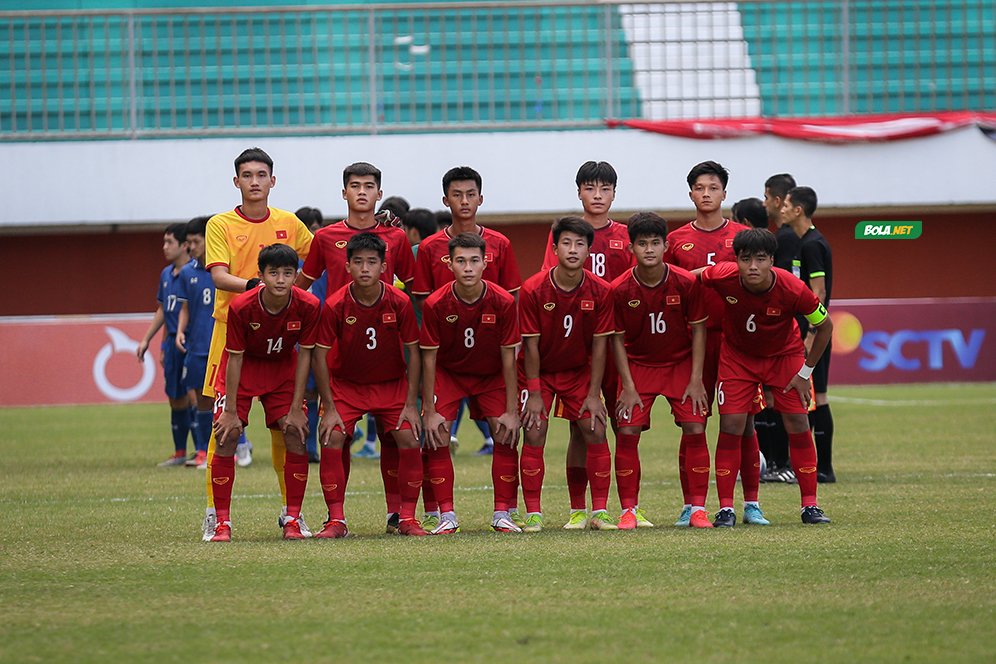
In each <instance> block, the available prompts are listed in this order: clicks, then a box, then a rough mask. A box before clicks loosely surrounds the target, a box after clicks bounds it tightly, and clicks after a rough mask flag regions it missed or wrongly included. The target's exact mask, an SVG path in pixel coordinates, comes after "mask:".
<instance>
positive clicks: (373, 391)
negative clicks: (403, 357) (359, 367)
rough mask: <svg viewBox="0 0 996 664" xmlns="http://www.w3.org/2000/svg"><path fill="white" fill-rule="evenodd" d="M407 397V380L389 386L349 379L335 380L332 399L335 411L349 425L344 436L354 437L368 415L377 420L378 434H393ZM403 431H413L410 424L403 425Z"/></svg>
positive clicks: (396, 381)
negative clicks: (354, 430) (361, 420)
mask: <svg viewBox="0 0 996 664" xmlns="http://www.w3.org/2000/svg"><path fill="white" fill-rule="evenodd" d="M407 397H408V381H407V380H392V381H388V382H386V383H353V382H350V381H347V380H336V379H333V380H332V400H333V401H334V402H335V409H336V411H338V413H339V417H340V418H342V423H343V424H345V425H346V430H345V431H344V433H345V434H346V436H347V437H350V436H352V435H353V429H354V428H355V427H356V422H357V420H359V419H360V418H361V417H363V416H364V415H365V414H367V413H371V414H372V415H373V416H374V417H376V418H377V430H378V431H394V429H395V427H397V426H398V418H399V417H401V411H402V410H404V408H405V399H406V398H407ZM401 428H402V429H411V428H412V427H411V425H410V424H409V423H408V422H402V423H401Z"/></svg>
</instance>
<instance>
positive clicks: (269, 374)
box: [204, 244, 319, 542]
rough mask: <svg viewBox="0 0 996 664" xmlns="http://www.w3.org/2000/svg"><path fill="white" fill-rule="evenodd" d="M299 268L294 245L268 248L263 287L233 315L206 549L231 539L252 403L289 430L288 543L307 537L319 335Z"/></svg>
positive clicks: (314, 306) (219, 382)
mask: <svg viewBox="0 0 996 664" xmlns="http://www.w3.org/2000/svg"><path fill="white" fill-rule="evenodd" d="M297 265H298V256H297V252H295V251H294V250H293V249H291V248H290V247H288V246H287V245H283V244H274V245H270V246H269V247H266V248H264V249H263V250H262V251H260V252H259V278H260V279H261V280H262V284H261V285H260V286H257V287H256V288H253V289H251V290H248V291H246V292H245V293H243V294H242V295H239V296H238V297H236V298H235V299H234V300H232V303H231V306H230V307H229V310H228V324H227V327H228V330H227V341H226V343H225V353H224V355H223V356H222V360H221V366H220V367H219V370H218V378H217V379H216V382H215V385H214V389H215V394H216V398H215V421H214V433H215V438H216V440H217V449H216V450H215V454H214V457H213V459H212V461H211V463H210V465H209V472H210V474H211V489H212V492H213V496H214V507H215V510H216V514H217V525H215V527H214V528H213V529H210V530H208V531H206V532H205V534H204V540H205V541H210V542H228V541H231V539H232V523H231V519H230V516H229V515H230V507H231V503H232V485H233V484H234V482H235V446H236V443H237V442H238V439H239V434H241V433H242V428H243V427H244V426H245V425H246V424H247V423H248V421H249V409H250V407H251V405H252V399H253V397H257V398H259V400H260V402H261V403H262V404H263V411H264V413H265V414H266V426H267V427H268V428H270V429H280V430H282V431H283V434H284V439H285V441H286V444H287V457H286V461H285V463H284V481H285V483H286V487H287V518H286V519H285V520H284V523H283V530H284V539H304V537H305V535H304V534H303V533H302V532H301V526H300V523H299V519H300V516H301V502H302V501H303V500H304V490H305V487H306V486H307V483H308V455H307V452H306V450H305V443H304V438H305V432H306V430H307V427H308V419H307V415H306V412H305V409H304V405H303V404H304V386H305V383H306V382H307V380H308V368H309V366H310V364H311V351H312V348H314V345H315V335H316V334H317V331H318V315H319V302H318V299H317V298H315V296H314V295H312V294H310V293H308V292H307V291H303V290H301V289H300V288H296V287H295V286H294V278H295V277H296V276H297ZM298 346H299V347H300V350H299V351H298V350H295V347H298Z"/></svg>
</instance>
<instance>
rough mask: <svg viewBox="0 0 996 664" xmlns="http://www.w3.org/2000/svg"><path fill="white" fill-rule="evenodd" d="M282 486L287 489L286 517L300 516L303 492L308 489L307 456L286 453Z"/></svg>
mask: <svg viewBox="0 0 996 664" xmlns="http://www.w3.org/2000/svg"><path fill="white" fill-rule="evenodd" d="M284 486H286V487H287V516H292V517H294V518H295V519H296V518H298V517H299V516H301V503H303V502H304V490H305V489H306V488H307V487H308V455H307V454H293V453H291V452H288V453H287V456H286V457H284Z"/></svg>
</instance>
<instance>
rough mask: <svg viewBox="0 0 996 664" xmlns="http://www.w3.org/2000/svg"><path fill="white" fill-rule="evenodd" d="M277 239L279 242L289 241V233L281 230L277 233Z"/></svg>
mask: <svg viewBox="0 0 996 664" xmlns="http://www.w3.org/2000/svg"><path fill="white" fill-rule="evenodd" d="M277 239H278V240H286V239H287V231H285V230H279V231H277Z"/></svg>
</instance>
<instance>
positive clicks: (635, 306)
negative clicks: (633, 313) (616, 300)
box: [626, 300, 640, 309]
mask: <svg viewBox="0 0 996 664" xmlns="http://www.w3.org/2000/svg"><path fill="white" fill-rule="evenodd" d="M626 304H628V305H629V306H631V307H633V308H634V309H636V308H637V307H638V306H640V301H639V300H630V301H629V302H627V303H626Z"/></svg>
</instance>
